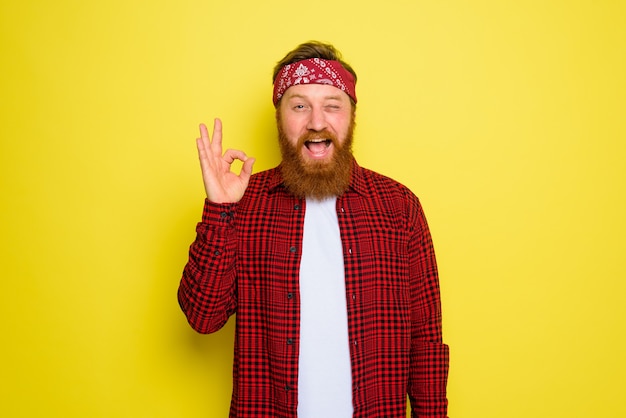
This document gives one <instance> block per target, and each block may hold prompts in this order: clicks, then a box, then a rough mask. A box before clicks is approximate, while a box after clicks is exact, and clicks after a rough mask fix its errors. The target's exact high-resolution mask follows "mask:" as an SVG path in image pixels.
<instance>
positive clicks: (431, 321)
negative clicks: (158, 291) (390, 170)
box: [178, 42, 449, 418]
mask: <svg viewBox="0 0 626 418" xmlns="http://www.w3.org/2000/svg"><path fill="white" fill-rule="evenodd" d="M356 79H357V77H356V73H355V72H354V70H353V69H352V68H351V67H350V66H349V65H348V64H347V63H346V62H344V61H343V60H342V58H341V55H340V54H339V52H338V51H337V50H336V49H335V48H334V47H333V46H332V45H329V44H324V43H320V42H308V43H304V44H302V45H299V46H298V47H297V48H296V49H294V50H293V51H291V52H289V53H288V54H287V55H286V56H285V57H284V58H283V59H282V60H281V61H280V62H279V63H278V64H277V65H276V67H275V70H274V80H273V81H274V91H273V102H274V106H275V108H276V121H277V125H278V132H279V145H280V150H281V154H282V161H281V163H280V165H279V166H278V167H275V168H273V169H270V170H267V171H263V172H260V173H256V174H252V166H253V163H254V159H253V158H250V157H248V156H247V155H246V154H245V153H244V152H243V151H240V150H227V151H225V152H223V151H222V126H221V122H220V120H219V119H216V120H215V123H214V127H213V133H212V135H209V133H208V130H207V128H206V126H204V125H200V138H198V139H197V147H198V155H199V158H200V165H201V168H202V175H203V180H204V185H205V190H206V194H207V198H206V199H205V203H204V211H203V214H202V221H201V222H200V223H199V224H198V226H197V229H196V231H197V236H196V240H195V241H194V243H193V244H192V245H191V248H190V252H189V261H188V263H187V264H186V266H185V268H184V271H183V277H182V279H181V283H180V287H179V291H178V300H179V303H180V306H181V308H182V310H183V312H184V313H185V315H186V316H187V320H188V322H189V323H190V324H191V326H192V327H193V328H194V329H195V330H196V331H198V332H201V333H211V332H215V331H217V330H219V329H220V328H221V327H222V326H223V325H224V324H225V323H226V321H227V320H228V319H229V317H230V316H231V315H233V314H236V336H235V344H234V345H235V353H234V359H235V360H234V365H233V393H232V400H231V409H230V416H231V417H285V418H288V417H289V418H291V417H296V416H297V417H300V418H302V417H305V418H307V417H311V418H320V417H322V418H348V417H355V418H374V417H381V418H395V417H397V418H400V417H405V416H406V410H407V395H408V398H409V400H410V405H411V414H412V416H413V417H439V418H442V417H446V415H447V398H446V384H447V375H448V364H449V355H448V347H447V346H446V345H445V344H444V343H443V342H442V332H441V302H440V295H439V278H438V273H437V266H436V261H435V254H434V250H433V245H432V240H431V236H430V232H429V229H428V225H427V223H426V219H425V216H424V212H423V210H422V207H421V205H420V203H419V200H418V199H417V197H416V196H415V195H414V194H413V193H412V192H411V191H410V190H409V189H408V188H406V187H405V186H403V185H402V184H400V183H398V182H396V181H394V180H392V179H390V178H388V177H385V176H382V175H380V174H378V173H375V172H373V171H371V170H368V169H365V168H363V167H360V166H359V165H358V164H357V162H356V160H355V158H354V156H353V154H352V140H353V138H352V136H353V132H354V125H355V110H356V103H357V97H356V90H355V85H356ZM235 160H241V161H243V165H242V168H241V171H240V173H234V172H232V171H231V169H230V168H231V164H232V163H233V162H234V161H235Z"/></svg>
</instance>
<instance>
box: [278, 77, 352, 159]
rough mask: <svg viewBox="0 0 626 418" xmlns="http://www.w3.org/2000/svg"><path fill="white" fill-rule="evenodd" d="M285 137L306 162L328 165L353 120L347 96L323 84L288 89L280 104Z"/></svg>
mask: <svg viewBox="0 0 626 418" xmlns="http://www.w3.org/2000/svg"><path fill="white" fill-rule="evenodd" d="M279 112H280V119H281V121H282V129H283V133H284V135H285V137H286V138H287V140H289V142H290V143H291V144H292V145H293V146H296V147H298V149H299V152H300V153H301V156H302V159H303V161H305V162H311V163H315V162H320V163H324V162H328V161H330V160H331V159H332V156H333V153H334V152H336V148H337V147H338V146H340V145H341V144H343V143H344V142H345V140H346V136H347V134H348V129H349V127H350V122H351V119H352V105H351V103H350V98H349V97H348V95H347V94H346V93H344V92H342V91H341V90H339V89H338V88H336V87H333V86H329V85H325V84H306V85H298V86H293V87H290V88H289V89H288V90H287V91H286V92H285V95H284V96H283V98H282V100H281V103H280V109H279Z"/></svg>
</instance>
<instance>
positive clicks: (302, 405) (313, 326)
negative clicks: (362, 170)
mask: <svg viewBox="0 0 626 418" xmlns="http://www.w3.org/2000/svg"><path fill="white" fill-rule="evenodd" d="M300 300H301V305H300V354H299V376H298V417H299V418H331V417H332V418H344V417H345V418H350V417H352V413H353V406H352V372H351V366H350V347H349V337H348V316H347V306H346V289H345V275H344V266H343V251H342V247H341V236H340V233H339V224H338V220H337V212H336V199H335V198H330V199H326V200H323V201H316V200H311V199H308V200H307V201H306V213H305V216H304V237H303V243H302V259H301V264H300Z"/></svg>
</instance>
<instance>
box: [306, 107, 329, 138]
mask: <svg viewBox="0 0 626 418" xmlns="http://www.w3.org/2000/svg"><path fill="white" fill-rule="evenodd" d="M306 127H307V129H309V130H312V131H318V132H319V131H323V130H324V129H326V128H327V126H326V116H325V114H324V111H323V110H322V109H321V108H318V107H312V108H311V112H310V113H309V120H308V123H307V126H306Z"/></svg>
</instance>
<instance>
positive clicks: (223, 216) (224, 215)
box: [220, 212, 228, 218]
mask: <svg viewBox="0 0 626 418" xmlns="http://www.w3.org/2000/svg"><path fill="white" fill-rule="evenodd" d="M227 216H228V214H227V213H226V212H222V213H220V217H222V218H225V217H227Z"/></svg>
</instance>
